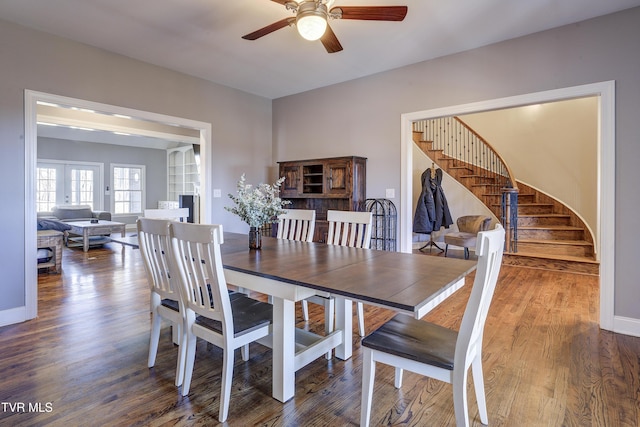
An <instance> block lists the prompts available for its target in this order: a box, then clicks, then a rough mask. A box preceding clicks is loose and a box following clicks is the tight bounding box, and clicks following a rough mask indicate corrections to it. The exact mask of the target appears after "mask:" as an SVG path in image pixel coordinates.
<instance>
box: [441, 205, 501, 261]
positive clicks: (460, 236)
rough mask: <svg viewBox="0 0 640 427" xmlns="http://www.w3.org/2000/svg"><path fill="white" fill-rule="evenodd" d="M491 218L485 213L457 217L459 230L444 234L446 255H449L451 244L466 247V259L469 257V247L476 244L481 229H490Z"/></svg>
mask: <svg viewBox="0 0 640 427" xmlns="http://www.w3.org/2000/svg"><path fill="white" fill-rule="evenodd" d="M490 224H491V218H490V217H488V216H484V215H466V216H461V217H460V218H458V219H457V221H456V225H457V226H458V231H454V232H453V233H447V234H445V235H444V243H445V247H444V256H447V252H448V250H449V245H454V246H460V247H461V248H464V259H469V248H473V247H475V246H476V237H477V235H478V233H479V232H480V231H485V230H488V229H489V225H490Z"/></svg>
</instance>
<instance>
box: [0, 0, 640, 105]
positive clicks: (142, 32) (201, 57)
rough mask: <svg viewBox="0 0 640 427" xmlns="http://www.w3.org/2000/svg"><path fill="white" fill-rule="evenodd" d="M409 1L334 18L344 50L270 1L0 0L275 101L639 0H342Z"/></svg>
mask: <svg viewBox="0 0 640 427" xmlns="http://www.w3.org/2000/svg"><path fill="white" fill-rule="evenodd" d="M365 5H381V6H389V5H407V6H408V7H409V11H408V13H407V17H406V18H405V20H404V21H402V22H377V21H354V20H343V21H339V20H337V21H331V22H330V25H331V27H332V29H333V30H334V32H335V34H336V36H337V37H338V39H339V40H340V42H341V43H342V46H343V47H344V50H343V51H341V52H338V53H333V54H328V53H327V52H326V51H325V49H324V48H323V46H322V44H321V43H320V42H319V41H316V42H308V41H306V40H303V39H302V38H301V37H300V36H299V35H298V34H297V33H296V31H295V29H294V28H283V29H281V30H278V31H276V32H274V33H272V34H269V35H267V36H265V37H263V38H261V39H258V40H256V41H247V40H243V39H242V38H241V37H242V36H243V35H245V34H247V33H250V32H252V31H254V30H257V29H259V28H262V27H264V26H266V25H268V24H271V23H273V22H275V21H278V20H280V19H283V18H286V17H288V16H291V12H289V11H287V10H286V9H285V7H284V6H282V5H281V4H279V3H277V2H275V1H271V0H135V1H132V0H45V1H43V0H0V18H2V19H4V20H8V21H13V22H16V23H19V24H22V25H25V26H28V27H32V28H35V29H38V30H42V31H45V32H48V33H52V34H56V35H59V36H62V37H66V38H69V39H73V40H77V41H80V42H83V43H86V44H89V45H93V46H96V47H100V48H103V49H106V50H109V51H112V52H116V53H119V54H122V55H126V56H129V57H132V58H136V59H139V60H142V61H145V62H149V63H152V64H156V65H159V66H163V67H166V68H170V69H173V70H176V71H180V72H183V73H186V74H190V75H193V76H197V77H201V78H203V79H206V80H210V81H213V82H216V83H220V84H222V85H225V86H229V87H233V88H237V89H240V90H243V91H246V92H249V93H253V94H257V95H260V96H264V97H267V98H271V99H275V98H279V97H282V96H286V95H291V94H295V93H299V92H304V91H307V90H311V89H314V88H318V87H322V86H327V85H330V84H334V83H339V82H343V81H347V80H352V79H355V78H358V77H362V76H366V75H370V74H374V73H378V72H381V71H385V70H389V69H393V68H398V67H402V66H404V65H408V64H412V63H416V62H421V61H425V60H428V59H432V58H436V57H440V56H444V55H449V54H452V53H456V52H461V51H465V50H468V49H472V48H476V47H479V46H484V45H488V44H491V43H495V42H499V41H502V40H507V39H511V38H514V37H519V36H523V35H526V34H531V33H534V32H538V31H542V30H546V29H549V28H554V27H558V26H561V25H565V24H570V23H574V22H578V21H582V20H585V19H589V18H593V17H596V16H600V15H604V14H608V13H612V12H616V11H619V10H623V9H627V8H630V7H634V6H640V0H520V1H516V0H336V1H335V4H334V6H365Z"/></svg>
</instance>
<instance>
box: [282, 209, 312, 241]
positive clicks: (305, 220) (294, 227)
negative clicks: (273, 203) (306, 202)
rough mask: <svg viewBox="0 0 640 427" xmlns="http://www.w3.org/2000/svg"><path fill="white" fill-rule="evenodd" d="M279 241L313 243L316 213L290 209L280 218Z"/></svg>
mask: <svg viewBox="0 0 640 427" xmlns="http://www.w3.org/2000/svg"><path fill="white" fill-rule="evenodd" d="M278 220H279V224H278V233H277V234H276V237H277V238H278V239H286V240H297V241H301V242H312V241H313V233H314V231H315V227H316V211H314V210H307V209H290V210H288V211H287V212H286V213H284V214H281V215H279V216H278Z"/></svg>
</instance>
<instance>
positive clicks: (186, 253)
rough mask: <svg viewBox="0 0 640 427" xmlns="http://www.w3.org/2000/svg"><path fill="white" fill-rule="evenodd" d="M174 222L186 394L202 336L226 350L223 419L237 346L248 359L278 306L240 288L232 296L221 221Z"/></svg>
mask: <svg viewBox="0 0 640 427" xmlns="http://www.w3.org/2000/svg"><path fill="white" fill-rule="evenodd" d="M169 228H170V233H171V244H172V254H173V259H174V262H175V264H176V265H177V268H178V272H179V275H180V280H178V282H179V284H180V286H179V289H180V296H181V299H182V303H183V305H184V307H185V308H184V319H185V326H184V332H185V333H184V335H183V342H182V343H181V345H183V346H184V347H185V348H186V349H187V350H186V357H185V374H184V382H183V384H182V395H183V396H186V395H188V394H189V388H190V386H191V377H192V374H193V364H194V361H195V355H196V341H197V339H198V338H202V339H204V340H206V341H207V342H210V343H211V344H213V345H215V346H217V347H220V348H221V349H222V351H223V356H222V374H221V377H222V387H221V393H220V410H219V413H218V420H219V421H220V422H224V421H225V420H226V419H227V416H228V414H229V400H230V398H231V382H232V379H233V364H234V352H235V350H236V349H237V348H242V359H243V360H245V361H246V360H248V358H249V343H251V342H254V341H256V340H259V339H261V338H265V337H267V336H268V335H269V334H270V328H271V324H272V320H273V308H272V306H271V305H270V304H267V303H264V302H260V301H257V300H254V299H252V298H249V297H248V296H246V295H243V294H240V293H236V294H234V296H233V297H231V298H230V294H229V292H228V289H227V282H226V280H225V277H224V271H223V267H222V259H221V251H220V245H221V244H222V243H223V235H222V226H221V225H200V224H191V223H184V222H172V223H171V225H170V227H169ZM247 409H248V410H250V408H247Z"/></svg>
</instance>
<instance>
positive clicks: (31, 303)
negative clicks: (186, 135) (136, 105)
mask: <svg viewBox="0 0 640 427" xmlns="http://www.w3.org/2000/svg"><path fill="white" fill-rule="evenodd" d="M38 102H49V103H52V104H60V105H69V106H74V107H79V108H86V109H89V110H95V111H100V112H102V113H107V114H121V115H124V116H131V117H135V118H139V119H143V120H148V121H153V122H158V123H163V124H170V125H177V126H182V127H187V128H191V129H196V130H199V131H200V162H201V163H200V165H201V171H202V172H201V173H202V174H203V179H202V180H201V181H202V182H201V183H200V188H201V198H200V200H201V206H202V208H203V216H204V222H208V223H211V222H212V218H211V213H212V205H211V198H210V197H206V195H207V191H206V188H208V186H209V185H211V184H212V183H213V171H212V168H211V162H212V160H213V152H212V146H211V123H206V122H200V121H196V120H191V119H185V118H181V117H173V116H168V115H165V114H158V113H152V112H149V111H142V110H136V109H133V108H126V107H118V106H115V105H109V104H102V103H99V102H93V101H87V100H83V99H77V98H69V97H66V96H60V95H53V94H49V93H44V92H36V91H32V90H28V89H27V90H25V91H24V139H25V144H24V146H25V175H26V176H25V189H24V194H25V210H24V212H25V228H24V236H25V242H27V244H25V254H24V262H25V264H24V272H25V284H24V285H25V286H24V287H25V310H24V319H20V320H19V321H23V320H28V319H33V318H35V317H36V316H37V314H38V277H37V276H38V271H37V268H36V266H37V261H36V260H37V257H36V244H35V242H36V227H35V224H36V205H35V200H36V194H35V188H36V187H35V178H36V168H37V150H38V127H37V110H38V109H37V103H38ZM29 242H33V244H30V243H29Z"/></svg>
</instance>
